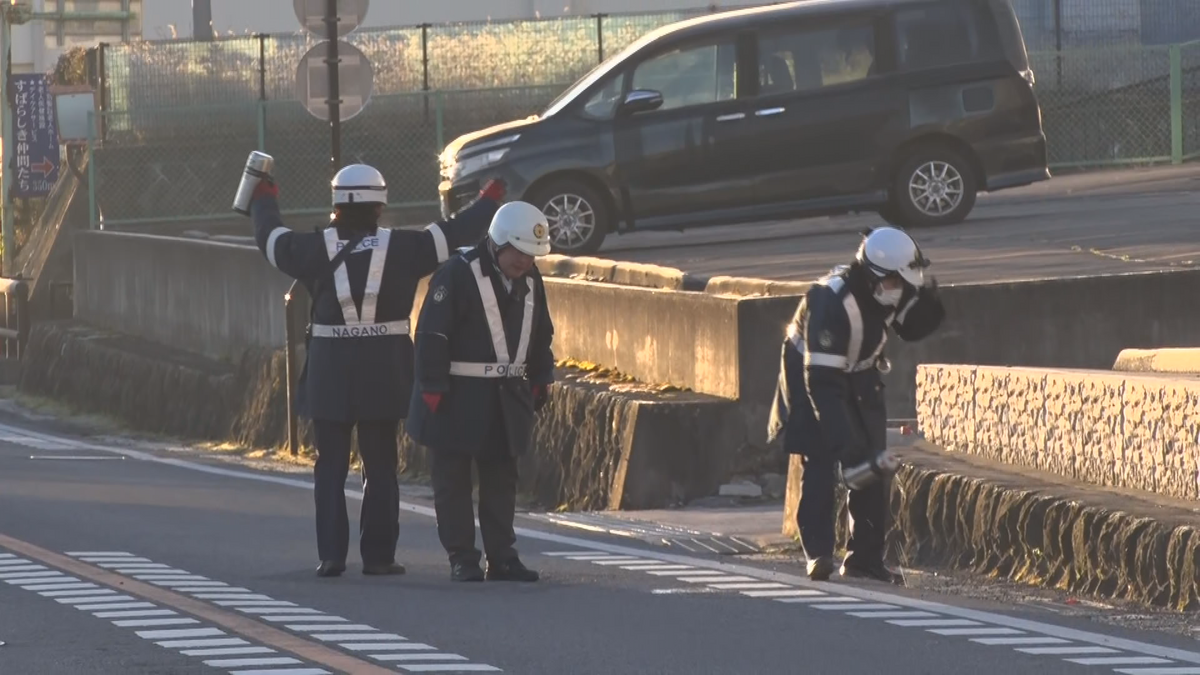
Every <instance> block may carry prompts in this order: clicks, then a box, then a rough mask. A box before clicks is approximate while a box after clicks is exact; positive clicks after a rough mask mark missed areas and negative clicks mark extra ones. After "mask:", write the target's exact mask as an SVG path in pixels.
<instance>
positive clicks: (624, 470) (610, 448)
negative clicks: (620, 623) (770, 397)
mask: <svg viewBox="0 0 1200 675" xmlns="http://www.w3.org/2000/svg"><path fill="white" fill-rule="evenodd" d="M558 377H559V382H557V383H556V384H555V385H553V386H552V387H551V388H550V400H549V402H548V404H547V406H546V408H545V409H544V411H543V413H542V415H541V416H540V417H539V420H538V424H537V425H536V427H535V430H534V434H535V438H534V447H535V450H534V451H533V452H531V453H530V454H528V455H526V456H524V457H523V458H522V460H521V465H520V468H519V471H520V476H521V486H520V487H521V490H522V491H523V492H525V493H526V494H529V495H532V496H534V497H535V498H536V499H537V501H538V503H539V504H541V505H543V506H545V507H546V508H550V509H553V508H556V507H559V506H565V507H567V508H570V509H576V510H578V509H606V508H607V509H650V508H666V507H670V506H674V505H677V504H678V503H680V502H686V501H690V500H693V499H697V498H699V497H705V496H708V495H711V494H714V493H715V492H716V490H717V488H718V487H719V486H720V485H721V483H722V482H724V481H725V480H726V479H727V477H728V476H729V474H730V473H731V467H730V463H731V461H732V454H731V453H730V452H729V449H730V448H732V447H736V446H737V444H738V442H739V441H740V438H739V425H738V418H739V416H740V412H739V411H738V409H737V404H736V403H734V402H733V401H728V400H723V399H719V398H715V397H711V396H703V395H698V394H690V393H686V392H675V393H657V392H651V391H648V390H645V389H640V390H639V389H637V388H632V389H631V387H629V386H623V387H614V386H611V385H608V384H605V383H603V382H593V381H588V378H587V377H586V376H584V375H581V374H580V373H578V372H577V371H570V370H560V371H559V373H558ZM19 389H20V391H22V392H25V393H29V394H34V395H38V396H45V397H50V398H53V399H56V400H59V401H62V402H65V403H67V404H70V405H71V406H73V407H75V408H76V409H78V410H82V411H87V412H92V413H102V414H105V415H108V416H111V417H113V418H115V419H118V420H121V421H123V422H125V423H127V424H128V425H129V426H130V427H133V428H136V429H141V430H146V431H151V432H158V433H165V434H173V435H178V436H184V437H189V438H194V439H203V440H211V441H231V440H232V441H235V442H238V443H242V444H246V445H250V446H253V447H279V446H282V445H283V444H284V442H285V440H286V437H287V423H286V370H285V366H284V359H283V354H282V351H279V350H277V351H270V350H247V351H246V352H245V353H244V354H243V355H242V357H241V358H240V359H239V360H238V361H237V362H236V363H227V362H220V361H215V360H212V359H208V358H204V357H201V356H198V355H196V354H193V353H190V352H185V351H182V350H178V349H172V348H168V347H165V346H163V345H158V344H155V343H152V342H149V341H146V340H143V339H141V338H137V337H133V336H127V335H121V334H118V333H115V332H112V331H107V330H102V329H98V328H95V327H92V326H88V325H85V324H82V323H79V322H47V323H42V324H40V325H38V326H36V327H35V328H34V330H33V334H32V336H31V338H30V343H29V351H28V352H27V356H26V358H25V360H24V362H23V363H22V373H21V379H20V383H19ZM301 430H302V434H303V441H304V442H305V444H306V445H307V444H308V443H309V440H310V439H311V434H310V433H309V429H308V426H307V425H301ZM399 440H400V461H401V468H402V470H404V471H407V472H410V473H414V474H419V473H427V470H428V458H427V456H426V451H425V450H424V449H423V448H421V447H419V446H417V445H415V444H414V443H412V442H411V441H410V440H409V439H408V437H407V436H406V435H405V434H404V431H403V427H401V430H400V435H399Z"/></svg>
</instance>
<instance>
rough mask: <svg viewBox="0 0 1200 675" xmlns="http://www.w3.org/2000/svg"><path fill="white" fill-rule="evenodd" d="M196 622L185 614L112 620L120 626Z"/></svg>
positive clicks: (169, 624) (171, 624) (176, 624)
mask: <svg viewBox="0 0 1200 675" xmlns="http://www.w3.org/2000/svg"><path fill="white" fill-rule="evenodd" d="M197 623H200V622H199V621H197V620H195V619H190V618H188V617H186V616H181V617H179V618H177V619H124V620H121V621H114V622H113V625H114V626H121V627H122V628H132V627H134V626H186V625H188V624H197Z"/></svg>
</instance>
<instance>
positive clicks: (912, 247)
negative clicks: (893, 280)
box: [856, 227, 929, 287]
mask: <svg viewBox="0 0 1200 675" xmlns="http://www.w3.org/2000/svg"><path fill="white" fill-rule="evenodd" d="M856 258H857V259H858V261H859V262H860V263H862V264H863V266H864V267H866V268H867V269H869V270H871V271H872V272H874V273H875V275H876V276H878V277H886V276H888V275H890V274H899V275H900V276H901V277H903V278H904V280H905V281H907V282H908V283H910V284H912V285H913V286H917V287H920V286H922V285H924V283H925V268H926V267H929V261H928V260H927V259H926V258H925V256H924V255H922V254H921V249H920V248H919V247H918V246H917V242H915V241H913V238H912V237H910V236H908V233H906V232H905V231H904V230H898V229H896V228H894V227H879V228H876V229H874V230H871V232H870V233H869V234H867V236H866V237H864V238H863V241H862V245H860V246H859V247H858V255H857V256H856Z"/></svg>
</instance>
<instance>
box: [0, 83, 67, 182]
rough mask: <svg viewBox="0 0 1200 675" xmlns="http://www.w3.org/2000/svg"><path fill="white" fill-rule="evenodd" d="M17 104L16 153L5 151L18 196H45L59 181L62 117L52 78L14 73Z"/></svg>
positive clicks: (12, 89) (14, 113)
mask: <svg viewBox="0 0 1200 675" xmlns="http://www.w3.org/2000/svg"><path fill="white" fill-rule="evenodd" d="M10 82H11V83H12V84H11V85H10V86H11V90H10V91H11V92H12V94H11V96H12V107H13V141H14V143H13V152H12V154H11V155H9V153H8V148H5V149H4V154H5V155H9V156H10V157H11V158H12V159H11V160H10V161H9V162H8V166H9V168H11V169H12V171H13V180H12V190H13V196H14V197H45V196H46V195H48V194H50V190H51V188H53V187H54V183H55V182H57V181H58V169H59V154H58V120H57V119H56V118H55V115H54V96H53V95H52V94H51V93H50V78H49V77H47V76H46V75H44V74H35V75H29V74H22V75H17V74H14V75H13V76H12V79H11V80H10Z"/></svg>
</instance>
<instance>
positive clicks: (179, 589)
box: [171, 585, 252, 593]
mask: <svg viewBox="0 0 1200 675" xmlns="http://www.w3.org/2000/svg"><path fill="white" fill-rule="evenodd" d="M171 590H173V591H175V592H176V593H251V592H252V591H251V590H250V589H249V588H239V587H237V586H225V587H223V588H222V587H220V586H192V585H186V586H176V587H175V588H172V589H171Z"/></svg>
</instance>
